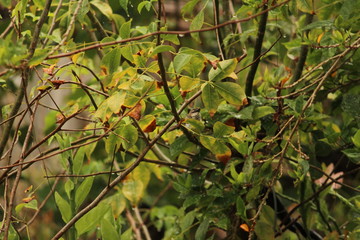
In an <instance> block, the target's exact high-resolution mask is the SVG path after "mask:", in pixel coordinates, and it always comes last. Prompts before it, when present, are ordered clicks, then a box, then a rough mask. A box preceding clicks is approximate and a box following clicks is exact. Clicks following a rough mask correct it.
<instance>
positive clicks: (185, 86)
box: [180, 76, 200, 92]
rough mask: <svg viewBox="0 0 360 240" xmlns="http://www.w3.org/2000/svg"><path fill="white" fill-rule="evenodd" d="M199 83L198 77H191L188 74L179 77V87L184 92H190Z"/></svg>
mask: <svg viewBox="0 0 360 240" xmlns="http://www.w3.org/2000/svg"><path fill="white" fill-rule="evenodd" d="M199 83H200V79H199V78H192V77H188V76H182V77H181V78H180V87H181V90H182V91H184V92H190V91H191V90H193V89H194V88H196V87H198V86H199Z"/></svg>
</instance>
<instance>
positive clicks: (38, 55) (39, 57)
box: [28, 48, 48, 68]
mask: <svg viewBox="0 0 360 240" xmlns="http://www.w3.org/2000/svg"><path fill="white" fill-rule="evenodd" d="M47 55H48V50H46V49H40V48H37V49H36V50H35V53H34V56H33V57H32V58H31V59H30V61H29V63H28V64H29V67H30V68H33V67H35V66H37V65H39V64H40V63H42V62H43V61H44V60H45V58H46V57H47Z"/></svg>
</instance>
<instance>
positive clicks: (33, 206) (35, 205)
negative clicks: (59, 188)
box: [24, 199, 38, 210]
mask: <svg viewBox="0 0 360 240" xmlns="http://www.w3.org/2000/svg"><path fill="white" fill-rule="evenodd" d="M24 207H26V208H29V209H34V210H38V202H37V200H36V199H33V200H31V201H30V202H28V203H26V204H25V206H24Z"/></svg>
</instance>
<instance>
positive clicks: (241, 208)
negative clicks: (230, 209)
mask: <svg viewBox="0 0 360 240" xmlns="http://www.w3.org/2000/svg"><path fill="white" fill-rule="evenodd" d="M236 215H238V216H240V217H241V218H242V219H243V220H247V217H246V208H245V203H244V200H243V199H242V198H241V197H240V196H239V197H237V199H236Z"/></svg>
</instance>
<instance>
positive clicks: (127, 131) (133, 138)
mask: <svg viewBox="0 0 360 240" xmlns="http://www.w3.org/2000/svg"><path fill="white" fill-rule="evenodd" d="M119 135H120V136H121V137H123V138H122V139H121V142H122V146H123V148H124V149H125V150H128V149H130V148H131V147H132V146H133V145H134V144H135V143H136V142H137V140H138V132H137V130H136V128H135V127H134V126H133V125H131V124H127V125H125V126H123V127H122V128H121V129H120V132H119Z"/></svg>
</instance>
